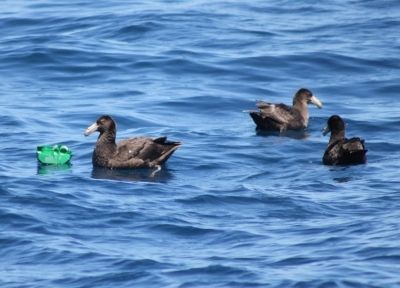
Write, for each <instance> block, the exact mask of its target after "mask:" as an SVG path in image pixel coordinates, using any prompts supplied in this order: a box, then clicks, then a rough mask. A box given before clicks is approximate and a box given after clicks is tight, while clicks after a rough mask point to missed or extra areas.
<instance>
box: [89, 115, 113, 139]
mask: <svg viewBox="0 0 400 288" xmlns="http://www.w3.org/2000/svg"><path fill="white" fill-rule="evenodd" d="M115 130H116V124H115V122H114V120H113V119H112V118H111V116H108V115H103V116H101V117H100V118H99V119H97V120H96V122H94V123H93V124H92V125H90V126H89V127H88V128H87V129H86V130H85V133H84V135H85V136H89V135H90V134H92V133H93V132H96V131H99V132H100V134H103V133H104V132H106V131H115Z"/></svg>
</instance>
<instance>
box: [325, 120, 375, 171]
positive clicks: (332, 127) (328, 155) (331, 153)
mask: <svg viewBox="0 0 400 288" xmlns="http://www.w3.org/2000/svg"><path fill="white" fill-rule="evenodd" d="M329 132H330V133H331V137H330V139H329V143H328V147H327V148H326V150H325V153H324V156H323V158H322V162H323V163H324V164H325V165H349V164H363V163H365V162H366V161H367V157H366V153H367V151H368V150H366V149H365V144H364V140H363V139H360V138H358V137H354V138H351V139H347V138H346V137H345V125H344V122H343V120H342V118H340V116H338V115H333V116H331V117H330V118H329V119H328V125H327V127H326V128H325V129H324V135H326V134H327V133H329Z"/></svg>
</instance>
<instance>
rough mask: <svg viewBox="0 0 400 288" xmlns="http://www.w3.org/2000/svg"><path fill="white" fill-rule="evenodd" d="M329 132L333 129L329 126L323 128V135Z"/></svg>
mask: <svg viewBox="0 0 400 288" xmlns="http://www.w3.org/2000/svg"><path fill="white" fill-rule="evenodd" d="M329 132H331V129H329V127H328V126H326V127H325V128H324V129H323V130H322V135H324V136H326V134H328V133H329Z"/></svg>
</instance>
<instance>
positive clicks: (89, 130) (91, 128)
mask: <svg viewBox="0 0 400 288" xmlns="http://www.w3.org/2000/svg"><path fill="white" fill-rule="evenodd" d="M98 128H99V125H97V123H93V124H92V125H90V126H89V127H88V128H87V129H86V130H85V133H83V135H85V136H89V135H90V134H92V133H93V132H96V131H97V129H98Z"/></svg>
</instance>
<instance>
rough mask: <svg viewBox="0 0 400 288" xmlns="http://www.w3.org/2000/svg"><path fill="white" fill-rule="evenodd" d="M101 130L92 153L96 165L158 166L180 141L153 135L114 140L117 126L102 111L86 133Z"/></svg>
mask: <svg viewBox="0 0 400 288" xmlns="http://www.w3.org/2000/svg"><path fill="white" fill-rule="evenodd" d="M96 131H98V132H100V135H99V138H98V139H97V142H96V147H95V149H94V151H93V155H92V163H93V166H96V167H106V168H158V169H160V165H162V164H163V163H165V161H167V160H168V158H169V157H170V156H171V155H172V153H174V151H175V150H176V149H178V148H179V146H180V145H181V143H180V142H169V141H167V137H160V138H156V139H151V138H147V137H137V138H130V139H126V140H122V141H120V142H118V143H116V142H115V137H116V133H117V127H116V124H115V121H114V120H113V119H112V118H111V117H110V116H108V115H103V116H101V117H100V118H99V119H97V121H96V122H95V123H93V124H92V125H91V126H90V127H88V128H87V129H86V130H85V133H84V134H85V136H88V135H90V134H92V133H93V132H96Z"/></svg>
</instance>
